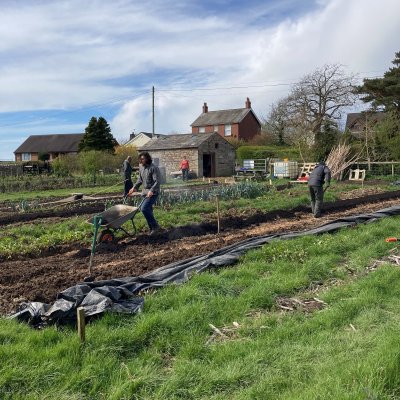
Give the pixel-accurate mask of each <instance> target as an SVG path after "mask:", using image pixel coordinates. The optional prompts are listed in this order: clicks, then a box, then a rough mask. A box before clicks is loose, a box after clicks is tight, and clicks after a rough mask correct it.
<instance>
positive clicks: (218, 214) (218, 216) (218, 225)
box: [215, 196, 221, 234]
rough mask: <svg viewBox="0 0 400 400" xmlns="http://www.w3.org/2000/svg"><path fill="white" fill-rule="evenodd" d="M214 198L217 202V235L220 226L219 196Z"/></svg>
mask: <svg viewBox="0 0 400 400" xmlns="http://www.w3.org/2000/svg"><path fill="white" fill-rule="evenodd" d="M215 198H216V201H217V233H218V234H219V232H220V227H221V224H220V219H221V213H220V211H219V196H215Z"/></svg>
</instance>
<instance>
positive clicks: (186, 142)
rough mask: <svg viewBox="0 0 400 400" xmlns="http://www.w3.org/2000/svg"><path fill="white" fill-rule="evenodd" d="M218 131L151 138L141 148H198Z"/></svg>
mask: <svg viewBox="0 0 400 400" xmlns="http://www.w3.org/2000/svg"><path fill="white" fill-rule="evenodd" d="M213 135H217V136H218V137H220V136H219V135H218V133H215V132H213V133H187V134H186V133H185V134H181V135H165V136H162V137H159V138H155V139H151V140H150V141H149V142H147V143H146V144H145V145H143V146H142V147H141V148H140V150H168V149H189V148H197V147H199V146H200V145H201V144H202V143H204V142H206V141H207V140H208V139H209V138H210V137H211V136H213ZM222 139H223V138H222ZM223 140H225V139H223Z"/></svg>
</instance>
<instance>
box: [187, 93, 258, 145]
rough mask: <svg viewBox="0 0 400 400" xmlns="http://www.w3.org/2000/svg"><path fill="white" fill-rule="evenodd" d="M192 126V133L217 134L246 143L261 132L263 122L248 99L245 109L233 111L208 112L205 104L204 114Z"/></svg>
mask: <svg viewBox="0 0 400 400" xmlns="http://www.w3.org/2000/svg"><path fill="white" fill-rule="evenodd" d="M190 126H191V127H192V133H211V132H217V133H218V134H219V135H220V136H223V137H232V138H235V139H242V140H245V141H249V140H251V139H252V138H253V137H254V136H256V135H258V134H260V132H261V122H260V120H259V119H258V118H257V116H256V114H255V113H254V111H253V110H252V108H251V102H250V100H249V98H248V97H247V99H246V102H245V108H236V109H231V110H219V111H208V106H207V103H204V105H203V112H202V113H201V115H200V116H199V117H198V118H197V119H196V120H195V121H194V122H193V123H192V124H191V125H190Z"/></svg>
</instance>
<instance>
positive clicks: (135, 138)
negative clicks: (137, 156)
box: [124, 132, 165, 148]
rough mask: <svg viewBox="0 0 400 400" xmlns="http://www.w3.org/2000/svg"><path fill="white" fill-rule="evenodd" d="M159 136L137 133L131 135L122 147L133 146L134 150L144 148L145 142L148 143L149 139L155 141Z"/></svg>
mask: <svg viewBox="0 0 400 400" xmlns="http://www.w3.org/2000/svg"><path fill="white" fill-rule="evenodd" d="M161 136H165V135H161V134H158V133H154V134H153V133H151V132H139V133H138V134H135V133H131V135H130V137H129V141H128V142H126V143H125V144H124V146H135V147H136V148H139V147H141V146H144V145H145V144H146V143H147V142H149V141H150V140H151V139H155V138H158V137H161Z"/></svg>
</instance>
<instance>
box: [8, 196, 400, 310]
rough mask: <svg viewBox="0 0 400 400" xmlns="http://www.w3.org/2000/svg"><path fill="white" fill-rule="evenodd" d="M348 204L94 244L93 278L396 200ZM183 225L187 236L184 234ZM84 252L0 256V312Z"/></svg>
mask: <svg viewBox="0 0 400 400" xmlns="http://www.w3.org/2000/svg"><path fill="white" fill-rule="evenodd" d="M348 201H349V200H344V202H348ZM355 203H357V202H355ZM361 203H363V201H361ZM335 204H336V207H335V206H334V205H335ZM351 204H353V206H351V205H350V203H343V202H340V201H339V202H336V203H332V204H327V207H326V209H327V213H326V215H325V216H324V217H322V218H320V219H315V218H313V217H312V216H311V215H310V213H309V212H308V210H306V209H305V208H304V209H303V208H302V207H299V208H298V209H296V210H291V211H280V212H278V211H276V212H273V213H265V214H261V213H260V212H257V213H256V214H254V215H249V216H240V217H238V216H235V217H232V218H231V219H230V220H226V221H224V223H223V225H222V226H223V227H224V228H225V230H224V231H223V232H222V233H221V234H220V235H218V236H217V235H215V234H214V233H207V229H206V228H207V227H208V229H209V231H215V225H212V224H204V226H203V228H201V229H200V228H198V227H197V228H196V226H193V227H184V228H181V229H175V230H172V231H170V232H167V233H166V234H165V235H163V236H160V237H158V238H149V237H145V236H139V237H137V238H135V239H126V240H123V241H120V242H119V243H118V244H117V245H115V246H114V247H113V248H111V249H110V248H107V249H105V248H104V249H101V248H99V249H98V250H97V252H96V255H95V259H94V272H95V275H96V279H110V278H116V277H123V276H136V275H140V274H142V273H145V272H148V271H151V270H153V269H155V268H158V267H161V266H163V265H166V264H169V263H171V262H174V261H178V260H182V259H185V258H189V257H193V256H196V255H202V254H207V253H209V252H211V251H214V250H216V249H219V248H221V247H223V246H227V245H230V244H233V243H236V242H239V241H241V240H244V239H247V238H249V237H254V236H259V235H264V234H268V233H280V232H287V231H296V230H305V229H310V228H312V227H316V226H319V225H322V224H324V223H326V222H328V221H330V220H333V219H336V218H339V217H342V216H345V215H354V214H361V213H368V212H373V211H376V210H379V209H382V208H385V207H390V206H392V205H398V204H399V200H396V199H394V200H393V199H390V200H381V201H379V202H374V203H367V204H361V205H358V206H354V201H353V203H351ZM346 207H347V208H348V207H350V208H348V209H346ZM196 229H197V231H196ZM185 231H186V232H187V233H188V234H189V235H192V236H185ZM195 235H197V236H195ZM89 253H90V250H89V249H87V248H84V249H83V248H79V247H75V248H73V247H69V248H64V252H59V253H57V254H54V255H51V256H47V257H40V258H35V259H27V260H16V261H7V262H3V263H2V264H1V268H0V293H1V295H0V313H2V314H7V313H10V312H11V311H13V310H15V308H16V306H17V305H18V304H19V303H20V302H22V301H27V300H29V301H42V302H53V301H54V300H55V297H56V294H57V293H58V292H60V291H61V290H64V289H66V288H67V287H69V286H73V285H75V284H76V283H78V282H80V281H82V280H83V278H84V277H85V276H87V275H88V261H89Z"/></svg>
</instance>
